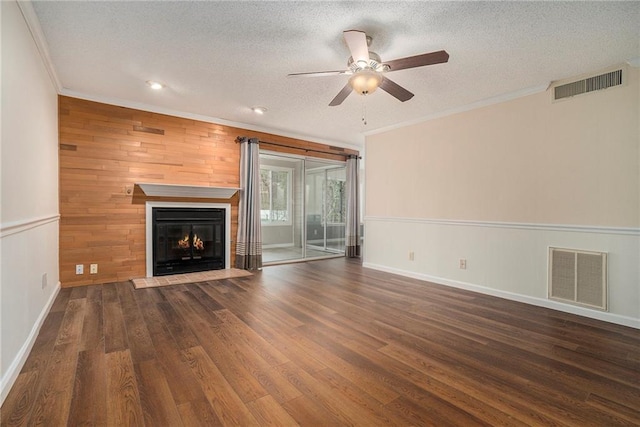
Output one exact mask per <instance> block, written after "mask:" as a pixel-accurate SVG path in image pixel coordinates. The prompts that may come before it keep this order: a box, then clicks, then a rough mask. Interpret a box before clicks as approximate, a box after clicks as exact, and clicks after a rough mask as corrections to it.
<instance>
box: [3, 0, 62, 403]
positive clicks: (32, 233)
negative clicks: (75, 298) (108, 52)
mask: <svg viewBox="0 0 640 427" xmlns="http://www.w3.org/2000/svg"><path fill="white" fill-rule="evenodd" d="M29 6H30V5H29ZM0 14H1V19H2V33H1V37H2V45H1V49H2V50H1V52H2V68H1V70H2V86H1V88H2V89H1V90H2V94H1V95H2V121H1V123H2V129H1V135H2V140H1V146H0V147H1V151H0V180H1V181H0V186H1V191H2V192H1V197H2V199H1V209H0V238H1V245H0V248H1V249H0V251H1V252H0V259H1V261H0V384H1V387H2V388H1V395H0V401H4V398H5V397H6V395H7V393H8V392H9V389H10V387H11V385H12V384H13V382H14V381H15V379H16V378H17V376H18V374H19V372H20V369H21V368H22V365H23V364H24V362H25V360H26V356H27V355H28V353H29V350H30V349H31V346H32V345H33V342H34V340H35V337H36V336H37V333H38V330H39V328H40V326H41V324H42V321H43V320H44V317H45V316H46V314H47V312H48V310H49V307H50V304H51V303H52V302H53V299H54V298H55V296H56V295H57V292H58V290H59V286H60V284H59V279H58V222H59V211H58V111H57V110H58V109H57V93H56V90H55V86H54V84H53V83H52V79H51V78H50V76H49V74H48V72H47V69H46V67H45V65H44V62H43V61H42V59H41V56H40V54H39V52H38V49H37V48H36V45H35V42H34V39H33V38H32V36H31V33H30V31H29V29H28V27H27V25H26V22H25V20H24V18H23V15H22V13H21V10H20V8H19V7H18V5H17V3H16V2H13V1H3V2H0Z"/></svg>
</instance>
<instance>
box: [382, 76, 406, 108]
mask: <svg viewBox="0 0 640 427" xmlns="http://www.w3.org/2000/svg"><path fill="white" fill-rule="evenodd" d="M380 89H382V90H384V91H385V92H387V93H388V94H389V95H391V96H393V97H395V98H397V99H398V100H400V101H402V102H404V101H408V100H410V99H411V98H413V94H412V93H411V92H409V91H408V90H406V89H405V88H403V87H402V86H400V85H399V84H397V83H395V82H394V81H392V80H390V79H388V78H387V77H383V78H382V83H380Z"/></svg>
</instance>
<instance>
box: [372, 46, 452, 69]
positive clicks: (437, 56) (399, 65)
mask: <svg viewBox="0 0 640 427" xmlns="http://www.w3.org/2000/svg"><path fill="white" fill-rule="evenodd" d="M448 60H449V54H448V53H447V52H446V51H444V50H439V51H437V52H430V53H423V54H422V55H416V56H408V57H406V58H399V59H394V60H393V61H388V62H385V63H384V65H388V66H389V71H397V70H405V69H407V68H416V67H423V66H425V65H433V64H441V63H443V62H447V61H448Z"/></svg>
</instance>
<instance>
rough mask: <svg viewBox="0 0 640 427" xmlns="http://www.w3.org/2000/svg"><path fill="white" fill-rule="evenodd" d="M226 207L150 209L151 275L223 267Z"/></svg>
mask: <svg viewBox="0 0 640 427" xmlns="http://www.w3.org/2000/svg"><path fill="white" fill-rule="evenodd" d="M225 213H226V211H225V209H216V208H173V207H171V208H160V207H158V208H153V211H152V221H153V275H154V276H164V275H168V274H179V273H193V272H197V271H207V270H219V269H224V268H225Z"/></svg>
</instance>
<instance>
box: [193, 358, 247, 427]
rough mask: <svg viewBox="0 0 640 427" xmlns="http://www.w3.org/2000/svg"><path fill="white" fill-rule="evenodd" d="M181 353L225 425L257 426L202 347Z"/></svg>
mask: <svg viewBox="0 0 640 427" xmlns="http://www.w3.org/2000/svg"><path fill="white" fill-rule="evenodd" d="M183 354H184V356H185V358H186V359H187V360H188V362H189V366H190V367H191V370H192V371H193V373H194V374H195V375H196V378H197V379H198V382H199V383H200V387H201V388H202V390H203V391H204V393H205V395H206V396H207V399H208V400H209V403H210V404H211V406H212V407H213V410H214V411H215V413H216V415H217V416H218V418H220V420H221V421H222V422H223V423H224V424H227V425H237V426H257V425H259V423H258V421H257V420H256V419H255V417H254V416H253V415H252V414H251V412H250V411H249V410H248V409H247V407H246V406H245V405H244V404H243V402H242V400H241V399H240V397H239V396H238V395H237V394H236V392H235V391H234V390H233V388H232V387H231V385H230V384H229V383H228V382H227V380H226V378H225V377H224V375H223V374H222V373H221V372H220V370H219V369H218V368H217V366H216V365H215V364H214V363H213V362H212V361H211V359H210V358H209V356H207V354H206V352H205V351H204V350H203V349H202V347H192V348H190V349H187V350H184V351H183Z"/></svg>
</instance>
